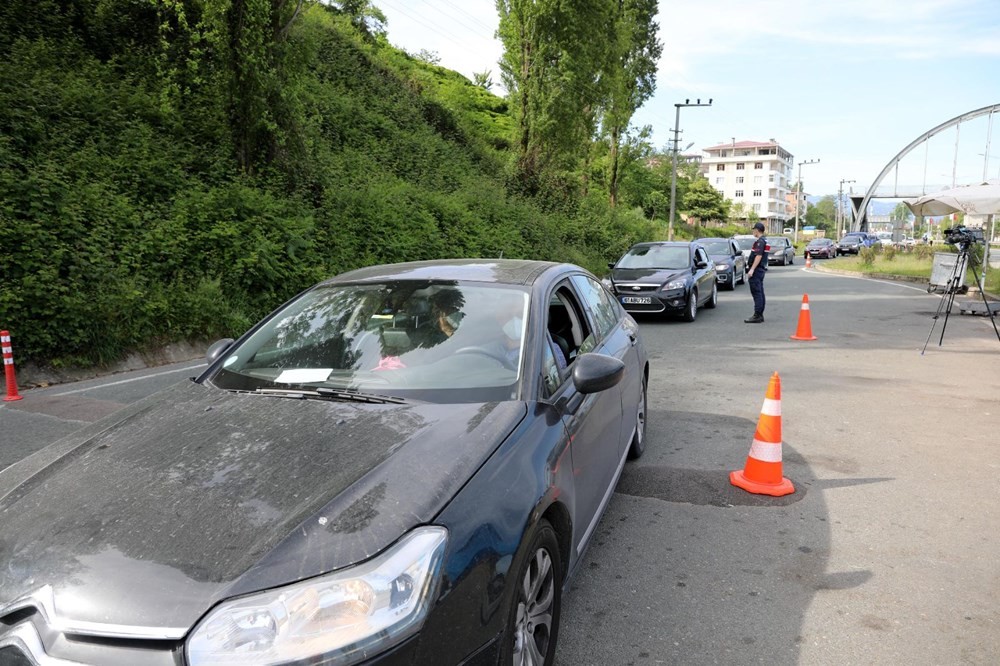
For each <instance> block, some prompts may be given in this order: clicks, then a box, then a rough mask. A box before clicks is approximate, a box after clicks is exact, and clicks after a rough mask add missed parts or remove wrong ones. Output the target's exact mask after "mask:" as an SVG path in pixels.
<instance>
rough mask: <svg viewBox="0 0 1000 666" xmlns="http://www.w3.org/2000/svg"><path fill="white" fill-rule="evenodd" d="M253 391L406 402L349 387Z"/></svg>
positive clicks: (267, 393) (398, 403) (371, 401)
mask: <svg viewBox="0 0 1000 666" xmlns="http://www.w3.org/2000/svg"><path fill="white" fill-rule="evenodd" d="M253 393H255V394H257V395H274V396H281V397H285V398H300V399H303V400H304V399H306V398H333V399H335V400H352V401H354V402H369V403H375V404H380V405H384V404H389V403H391V404H396V405H401V404H403V403H405V402H406V400H404V399H403V398H397V397H396V396H392V395H378V394H376V393H362V392H360V391H351V390H347V389H332V388H326V387H322V386H319V387H316V388H308V389H306V388H259V389H257V390H256V391H253Z"/></svg>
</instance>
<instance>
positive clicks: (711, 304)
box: [705, 284, 719, 310]
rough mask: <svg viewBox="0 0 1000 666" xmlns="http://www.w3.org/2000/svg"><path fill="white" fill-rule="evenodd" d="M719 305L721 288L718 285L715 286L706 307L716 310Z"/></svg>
mask: <svg viewBox="0 0 1000 666" xmlns="http://www.w3.org/2000/svg"><path fill="white" fill-rule="evenodd" d="M718 304H719V287H718V285H716V284H713V285H712V295H711V296H709V297H708V300H707V301H705V307H706V308H708V309H709V310H711V309H713V308H715V306H716V305H718Z"/></svg>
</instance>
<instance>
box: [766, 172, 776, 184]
mask: <svg viewBox="0 0 1000 666" xmlns="http://www.w3.org/2000/svg"><path fill="white" fill-rule="evenodd" d="M767 182H769V183H773V182H774V174H773V173H772V174H771V175H770V176H768V177H767Z"/></svg>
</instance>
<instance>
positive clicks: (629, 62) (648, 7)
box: [602, 0, 663, 206]
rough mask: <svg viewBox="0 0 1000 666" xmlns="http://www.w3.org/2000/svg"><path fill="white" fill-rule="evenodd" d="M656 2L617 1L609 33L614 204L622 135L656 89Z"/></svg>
mask: <svg viewBox="0 0 1000 666" xmlns="http://www.w3.org/2000/svg"><path fill="white" fill-rule="evenodd" d="M656 5H657V0H616V1H615V8H614V21H613V22H612V23H611V25H610V29H609V33H610V34H609V36H608V40H609V43H610V45H611V53H610V57H609V58H608V60H607V69H606V70H605V72H604V75H603V81H604V85H605V89H606V90H607V101H606V104H605V107H604V113H603V118H602V125H603V130H604V132H605V134H606V135H607V137H608V148H609V151H610V154H609V159H608V176H607V182H608V197H609V201H610V203H611V205H612V206H615V205H616V204H617V203H618V187H619V178H620V174H621V163H620V155H619V150H620V146H621V141H622V135H623V133H624V132H625V130H626V129H627V128H628V126H629V123H630V122H631V121H632V116H633V115H634V114H635V112H636V110H637V109H639V107H641V106H642V105H643V104H644V103H645V102H646V100H648V99H649V98H650V96H652V94H653V92H654V91H655V89H656V64H657V61H658V60H659V58H660V54H661V53H662V52H663V44H662V43H660V41H659V40H658V39H657V28H658V26H657V24H656V22H655V21H654V19H655V18H656Z"/></svg>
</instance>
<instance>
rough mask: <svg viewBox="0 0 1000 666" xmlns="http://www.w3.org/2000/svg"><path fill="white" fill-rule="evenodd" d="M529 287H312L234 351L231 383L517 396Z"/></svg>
mask: <svg viewBox="0 0 1000 666" xmlns="http://www.w3.org/2000/svg"><path fill="white" fill-rule="evenodd" d="M528 300H529V295H528V292H527V291H526V290H524V289H521V288H512V287H506V286H501V285H484V284H479V283H476V284H464V283H456V282H427V281H405V280H404V281H393V282H384V283H365V284H337V285H328V286H323V287H318V288H316V289H313V290H311V291H308V292H306V293H305V294H303V295H302V296H301V297H300V298H298V299H296V300H295V301H294V302H292V303H290V304H289V305H288V306H287V307H286V308H285V309H284V310H282V311H280V312H278V313H277V314H276V315H275V316H273V317H272V318H271V319H269V320H268V321H266V322H265V323H264V324H263V325H262V326H261V328H260V329H258V330H257V331H256V332H254V333H253V334H252V335H251V336H250V337H249V338H248V339H247V340H245V341H244V342H243V343H242V344H241V345H240V346H239V347H237V348H235V349H233V350H231V351H230V352H228V355H227V358H226V359H225V361H224V362H223V365H222V368H221V369H220V370H219V371H218V372H217V373H216V374H215V375H214V376H213V377H211V379H210V381H211V382H212V384H213V385H215V386H218V387H220V388H224V389H232V390H249V391H253V390H256V389H259V388H288V387H302V386H306V387H317V388H320V387H328V388H333V389H344V390H350V391H363V392H366V393H373V394H384V395H392V396H401V397H407V396H411V397H416V398H417V399H421V400H430V401H437V400H438V398H440V400H441V401H447V402H479V401H486V400H503V399H510V398H512V397H514V390H515V388H516V384H517V381H518V376H519V369H520V366H521V358H522V356H523V340H524V337H525V336H524V331H525V322H526V321H527V312H528Z"/></svg>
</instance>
